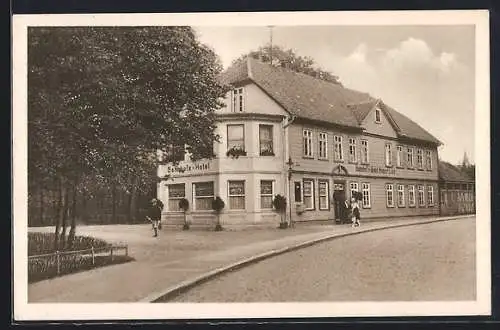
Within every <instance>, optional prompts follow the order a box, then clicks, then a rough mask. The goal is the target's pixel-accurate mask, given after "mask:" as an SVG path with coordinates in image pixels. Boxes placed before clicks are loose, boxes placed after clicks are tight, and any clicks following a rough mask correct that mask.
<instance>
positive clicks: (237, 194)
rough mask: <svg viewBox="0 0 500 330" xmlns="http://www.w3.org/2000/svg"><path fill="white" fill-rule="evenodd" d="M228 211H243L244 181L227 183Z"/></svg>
mask: <svg viewBox="0 0 500 330" xmlns="http://www.w3.org/2000/svg"><path fill="white" fill-rule="evenodd" d="M227 186H228V190H229V194H228V195H229V209H231V210H244V209H245V181H228V185H227Z"/></svg>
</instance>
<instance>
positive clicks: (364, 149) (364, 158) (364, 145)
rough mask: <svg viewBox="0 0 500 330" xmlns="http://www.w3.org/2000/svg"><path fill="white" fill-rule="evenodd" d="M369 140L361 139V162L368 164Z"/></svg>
mask: <svg viewBox="0 0 500 330" xmlns="http://www.w3.org/2000/svg"><path fill="white" fill-rule="evenodd" d="M368 161H369V159H368V140H361V163H363V164H368Z"/></svg>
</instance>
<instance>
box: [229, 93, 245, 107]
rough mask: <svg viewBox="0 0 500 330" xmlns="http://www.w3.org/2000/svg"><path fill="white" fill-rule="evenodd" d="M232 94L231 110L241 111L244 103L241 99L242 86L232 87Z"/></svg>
mask: <svg viewBox="0 0 500 330" xmlns="http://www.w3.org/2000/svg"><path fill="white" fill-rule="evenodd" d="M232 94H233V103H232V109H231V111H232V112H243V109H244V105H245V104H244V100H243V87H240V88H235V89H233V91H232Z"/></svg>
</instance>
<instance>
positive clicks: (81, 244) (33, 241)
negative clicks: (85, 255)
mask: <svg viewBox="0 0 500 330" xmlns="http://www.w3.org/2000/svg"><path fill="white" fill-rule="evenodd" d="M54 240H55V235H54V233H28V255H30V256H32V255H37V254H46V253H53V252H55V251H54ZM108 245H109V243H108V242H106V241H104V240H101V239H98V238H94V237H90V236H75V240H74V243H73V247H72V248H71V249H69V248H67V249H65V250H66V251H77V250H85V249H90V248H91V247H94V248H101V247H106V246H108Z"/></svg>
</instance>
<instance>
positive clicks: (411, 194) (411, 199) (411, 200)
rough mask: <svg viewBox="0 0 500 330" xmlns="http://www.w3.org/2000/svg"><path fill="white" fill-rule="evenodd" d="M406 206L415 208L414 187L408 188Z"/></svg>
mask: <svg viewBox="0 0 500 330" xmlns="http://www.w3.org/2000/svg"><path fill="white" fill-rule="evenodd" d="M408 205H410V206H415V186H414V185H412V184H411V185H409V186H408Z"/></svg>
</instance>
